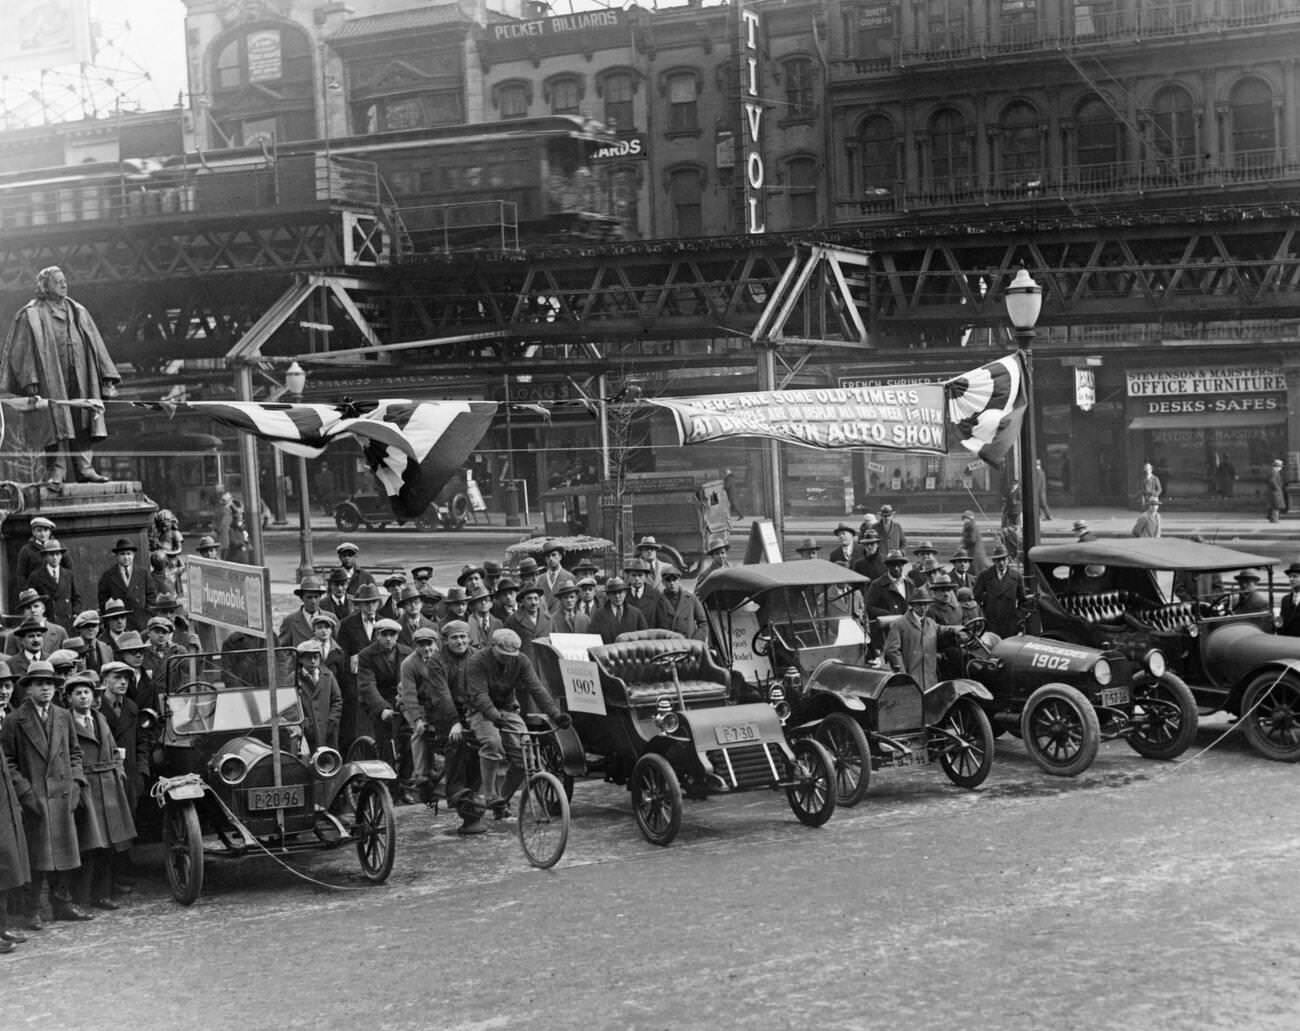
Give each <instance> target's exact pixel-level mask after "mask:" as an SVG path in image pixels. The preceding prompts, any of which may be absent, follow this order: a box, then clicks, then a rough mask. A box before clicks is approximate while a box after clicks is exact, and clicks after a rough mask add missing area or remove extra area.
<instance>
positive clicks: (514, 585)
mask: <svg viewBox="0 0 1300 1031" xmlns="http://www.w3.org/2000/svg"><path fill="white" fill-rule="evenodd" d="M517 608H519V581H518V580H516V579H514V578H513V577H509V576H503V577H502V578H501V579H500V580H498V581H497V586H496V590H494V591H493V592H492V617H493V618H494V619H495V620H496V621H497V622H498V623H500V624H501V625H502V626H505V625H506V620H507V619H509V618H510V617H511V616H513V615H514V614H515V610H516V609H517ZM486 646H487V640H486V638H485V639H484V640H483V643H482V647H486Z"/></svg>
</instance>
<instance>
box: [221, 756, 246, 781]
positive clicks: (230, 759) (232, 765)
mask: <svg viewBox="0 0 1300 1031" xmlns="http://www.w3.org/2000/svg"><path fill="white" fill-rule="evenodd" d="M217 776H219V777H220V778H221V779H222V780H223V781H225V782H226V783H227V784H231V785H234V784H238V783H240V782H241V781H242V780H243V779H244V778H245V777H247V776H248V763H246V762H244V760H243V759H241V758H240V757H239V756H237V755H223V756H222V757H221V758H220V759H219V760H217Z"/></svg>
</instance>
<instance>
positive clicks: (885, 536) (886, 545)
mask: <svg viewBox="0 0 1300 1031" xmlns="http://www.w3.org/2000/svg"><path fill="white" fill-rule="evenodd" d="M876 535H877V536H878V537H879V538H880V550H881V551H883V552H884V553H885V554H886V555H888V554H889V553H890V552H891V551H906V550H907V534H906V533H904V532H903V525H902V523H900V522H899V521H898V520H897V519H895V518H894V506H893V505H881V506H880V519H879V520H878V521H877V522H876Z"/></svg>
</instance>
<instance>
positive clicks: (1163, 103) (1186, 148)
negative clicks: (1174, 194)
mask: <svg viewBox="0 0 1300 1031" xmlns="http://www.w3.org/2000/svg"><path fill="white" fill-rule="evenodd" d="M1151 144H1152V146H1153V147H1154V148H1155V152H1156V157H1157V164H1158V169H1159V171H1160V173H1161V174H1163V175H1186V174H1189V173H1191V172H1193V171H1195V169H1196V162H1197V147H1196V110H1195V108H1194V107H1193V106H1192V96H1191V94H1190V93H1188V92H1187V90H1185V89H1183V88H1182V87H1181V86H1166V87H1164V89H1162V90H1160V92H1158V93H1157V94H1156V95H1155V97H1154V98H1153V100H1152V102H1151Z"/></svg>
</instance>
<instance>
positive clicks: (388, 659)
mask: <svg viewBox="0 0 1300 1031" xmlns="http://www.w3.org/2000/svg"><path fill="white" fill-rule="evenodd" d="M401 632H402V627H401V624H400V623H398V622H397V620H395V619H381V620H378V621H377V622H376V623H375V636H374V640H372V641H371V642H370V643H369V644H368V645H366V646H365V647H364V648H363V649H361V652H360V654H358V655H357V694H358V696H359V698H360V701H361V709H362V711H363V712H365V713H366V715H367V716H368V717H369V719H370V724H371V730H372V732H373V734H374V737H375V745H376V746H377V747H378V749H379V757H380V758H381V759H384V760H386V761H391V762H392V763H393V766H394V768H395V769H396V770H397V771H398V774H399V776H401V775H404V774H405V772H406V770H405V768H406V762H405V758H406V755H405V749H404V748H403V735H402V733H401V730H402V714H401V712H400V710H399V709H398V707H397V688H398V684H399V683H400V682H401V669H402V660H403V659H405V658H406V657H407V656H408V655H410V654H411V649H410V648H408V647H406V645H404V644H399V643H398V640H397V636H398V635H399V634H400V633H401Z"/></svg>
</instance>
